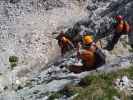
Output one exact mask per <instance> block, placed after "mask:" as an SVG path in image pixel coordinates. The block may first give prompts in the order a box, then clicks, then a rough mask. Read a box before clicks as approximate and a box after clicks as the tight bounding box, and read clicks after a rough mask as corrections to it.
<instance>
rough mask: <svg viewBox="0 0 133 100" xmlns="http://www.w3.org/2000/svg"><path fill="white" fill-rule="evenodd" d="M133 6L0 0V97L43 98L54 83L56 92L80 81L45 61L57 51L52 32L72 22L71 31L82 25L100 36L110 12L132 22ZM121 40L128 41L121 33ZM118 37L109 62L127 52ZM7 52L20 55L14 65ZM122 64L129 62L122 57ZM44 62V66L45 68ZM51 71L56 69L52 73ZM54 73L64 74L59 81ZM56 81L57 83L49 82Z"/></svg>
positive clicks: (89, 0) (113, 1) (112, 0)
mask: <svg viewBox="0 0 133 100" xmlns="http://www.w3.org/2000/svg"><path fill="white" fill-rule="evenodd" d="M132 11H133V1H132V0H106V1H103V0H1V1H0V62H1V63H0V68H1V70H0V72H1V73H2V75H1V77H2V78H1V81H2V80H4V79H5V80H4V81H5V83H6V84H4V85H3V83H2V85H1V90H0V91H2V92H1V98H0V99H2V100H23V99H24V100H42V98H43V99H44V98H47V97H46V96H47V95H48V93H49V91H51V90H52V89H53V88H54V89H55V90H56V91H57V90H59V89H61V88H62V87H63V86H64V85H65V84H68V83H75V82H77V81H79V79H76V81H75V78H74V77H73V76H71V75H70V74H72V73H69V71H68V72H67V70H66V69H60V68H58V66H56V68H55V66H53V65H49V66H47V64H48V63H49V62H50V61H53V60H54V59H55V58H57V57H58V56H59V55H60V52H59V48H58V46H57V43H56V42H57V41H56V40H55V39H54V36H53V35H52V34H51V33H52V32H54V31H60V30H67V29H69V28H72V27H73V26H74V27H73V28H74V30H77V29H79V30H80V29H81V28H82V27H81V26H83V27H85V28H87V30H89V31H92V32H96V33H97V32H98V34H100V36H101V34H102V33H104V32H106V30H107V29H109V27H110V26H109V25H110V21H111V20H110V17H111V16H113V15H115V14H121V15H125V16H126V17H125V19H128V21H129V22H130V23H131V24H133V23H132V19H133V15H132ZM105 40H106V39H105ZM123 40H124V43H127V38H126V39H123V38H122V39H121V41H122V42H123ZM103 42H104V40H103ZM122 42H119V43H118V45H117V46H116V48H115V49H114V51H112V52H106V51H105V53H107V56H108V57H109V58H110V59H109V60H108V62H112V63H114V61H115V60H114V58H116V56H118V57H119V56H121V55H122V56H127V55H130V53H129V52H128V48H129V47H128V46H127V47H124V46H125V45H123V44H122ZM123 47H124V49H123ZM119 48H122V49H119ZM12 55H15V56H17V57H18V58H19V62H18V65H17V66H16V67H15V68H14V69H13V70H11V69H10V63H9V57H10V56H12ZM118 62H119V61H118ZM60 63H61V64H62V62H60ZM122 64H123V63H122ZM124 64H125V65H128V64H129V63H128V61H127V63H124ZM57 65H58V64H57ZM109 66H110V65H109ZM46 67H49V68H48V69H47V70H46ZM105 67H106V66H105ZM105 67H102V68H105ZM51 70H52V71H51ZM50 72H52V75H53V76H54V77H52V76H51V74H50ZM54 72H55V73H58V74H53V73H54ZM46 73H49V74H48V75H50V76H47V74H46ZM68 73H69V74H68ZM83 74H84V73H83ZM40 75H41V76H40ZM69 75H70V76H69ZM56 76H57V77H56ZM58 76H64V77H67V80H66V78H64V77H63V78H62V77H61V80H60V78H58ZM75 76H76V77H78V75H75ZM79 76H81V77H83V76H84V75H79ZM5 77H6V78H5ZM41 78H42V79H41ZM49 78H50V79H49ZM51 78H53V79H54V80H52V79H51ZM56 78H57V79H56ZM51 80H52V81H51ZM49 81H50V82H49ZM8 83H9V84H8ZM57 83H59V84H58V85H56V86H52V85H53V84H57ZM20 84H21V85H20ZM7 86H8V87H7ZM19 89H20V90H19ZM44 100H45V99H44Z"/></svg>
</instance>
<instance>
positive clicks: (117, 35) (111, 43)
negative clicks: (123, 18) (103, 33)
mask: <svg viewBox="0 0 133 100" xmlns="http://www.w3.org/2000/svg"><path fill="white" fill-rule="evenodd" d="M121 35H122V33H115V34H113V37H112V40H110V41H109V42H108V44H107V47H106V49H107V50H112V49H113V48H114V46H115V44H117V42H118V40H119V38H120V37H121Z"/></svg>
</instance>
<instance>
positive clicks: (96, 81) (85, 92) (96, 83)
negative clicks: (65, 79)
mask: <svg viewBox="0 0 133 100" xmlns="http://www.w3.org/2000/svg"><path fill="white" fill-rule="evenodd" d="M124 75H126V76H127V77H128V78H130V79H133V67H130V68H128V69H122V70H119V71H117V72H111V73H108V74H107V73H102V74H96V75H91V76H90V75H89V76H87V77H85V78H84V79H82V81H81V82H80V83H79V85H77V86H73V87H72V86H71V91H72V92H73V93H75V94H78V96H77V97H75V98H74V100H114V99H113V97H114V96H116V97H119V98H123V93H120V92H118V91H117V90H116V89H115V87H114V84H113V81H114V80H116V79H117V78H121V77H122V76H124ZM132 97H133V96H128V97H124V98H127V100H133V99H132Z"/></svg>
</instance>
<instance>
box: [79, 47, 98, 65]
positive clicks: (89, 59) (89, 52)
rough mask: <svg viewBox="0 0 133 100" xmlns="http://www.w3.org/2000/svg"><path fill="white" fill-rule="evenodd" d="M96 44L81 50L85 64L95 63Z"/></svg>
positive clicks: (80, 53)
mask: <svg viewBox="0 0 133 100" xmlns="http://www.w3.org/2000/svg"><path fill="white" fill-rule="evenodd" d="M95 51H96V46H94V45H92V46H91V47H90V48H86V49H84V48H83V49H82V50H79V57H80V58H81V59H82V61H83V63H84V65H85V66H93V65H94V63H95Z"/></svg>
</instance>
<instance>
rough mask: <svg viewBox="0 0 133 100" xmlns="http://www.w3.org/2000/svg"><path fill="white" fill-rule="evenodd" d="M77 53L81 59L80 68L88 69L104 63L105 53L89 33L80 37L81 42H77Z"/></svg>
mask: <svg viewBox="0 0 133 100" xmlns="http://www.w3.org/2000/svg"><path fill="white" fill-rule="evenodd" d="M77 55H78V57H79V58H80V59H81V60H82V63H83V67H82V70H90V69H92V68H97V67H99V66H101V65H103V64H105V55H104V54H103V52H102V51H101V50H100V49H99V48H98V47H97V45H96V43H95V42H94V39H93V37H92V36H91V35H85V36H83V37H82V43H79V46H78V53H77Z"/></svg>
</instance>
